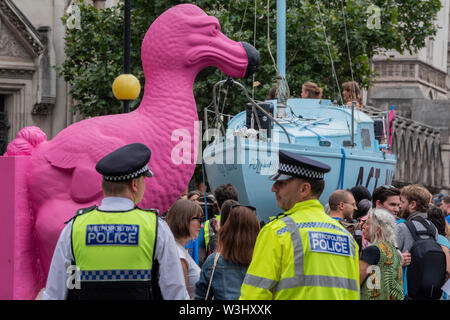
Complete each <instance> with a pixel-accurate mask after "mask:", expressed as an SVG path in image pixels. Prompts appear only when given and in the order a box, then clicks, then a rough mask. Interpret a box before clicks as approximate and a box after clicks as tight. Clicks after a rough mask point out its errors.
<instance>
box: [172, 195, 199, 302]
mask: <svg viewBox="0 0 450 320" xmlns="http://www.w3.org/2000/svg"><path fill="white" fill-rule="evenodd" d="M166 220H167V224H168V225H169V227H170V230H172V233H173V236H174V237H175V241H176V244H177V250H178V254H179V256H180V262H181V267H182V269H183V273H184V278H185V282H186V288H187V291H188V293H189V297H190V298H191V299H193V298H194V289H195V283H196V282H197V281H198V279H199V277H200V267H199V266H198V265H197V263H196V262H195V261H194V259H192V257H191V255H190V254H189V252H188V251H187V250H186V248H185V246H186V244H187V243H188V242H189V241H190V240H193V239H196V238H197V237H198V234H199V233H200V229H201V228H202V227H203V222H204V216H203V210H202V208H201V207H200V205H199V204H198V203H197V202H195V201H191V200H183V199H181V200H177V201H176V202H175V203H174V204H173V205H172V206H171V207H170V209H169V211H168V212H167V215H166Z"/></svg>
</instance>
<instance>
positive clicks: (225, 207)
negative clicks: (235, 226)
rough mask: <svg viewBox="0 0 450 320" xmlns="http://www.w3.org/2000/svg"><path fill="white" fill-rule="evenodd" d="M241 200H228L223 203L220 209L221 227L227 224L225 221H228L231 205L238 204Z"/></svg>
mask: <svg viewBox="0 0 450 320" xmlns="http://www.w3.org/2000/svg"><path fill="white" fill-rule="evenodd" d="M238 204H239V202H237V201H235V200H231V199H230V200H226V201H225V202H224V203H223V204H222V207H221V209H220V212H221V214H220V217H221V218H220V227H221V226H223V225H224V224H225V222H227V219H228V216H229V215H230V212H231V207H233V206H236V205H238Z"/></svg>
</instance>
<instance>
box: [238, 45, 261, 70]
mask: <svg viewBox="0 0 450 320" xmlns="http://www.w3.org/2000/svg"><path fill="white" fill-rule="evenodd" d="M241 43H242V46H243V47H244V49H245V52H247V58H248V65H247V71H246V72H245V76H244V78H245V79H247V78H248V77H250V76H251V75H252V74H254V73H255V72H256V69H258V67H259V52H258V51H257V50H256V48H255V47H254V46H252V45H251V44H249V43H247V42H244V41H242V42H241Z"/></svg>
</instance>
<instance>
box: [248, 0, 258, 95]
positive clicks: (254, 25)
mask: <svg viewBox="0 0 450 320" xmlns="http://www.w3.org/2000/svg"><path fill="white" fill-rule="evenodd" d="M256 1H257V0H255V17H254V20H253V46H254V47H255V48H256ZM247 3H248V1H247ZM252 99H255V74H254V73H253V79H252Z"/></svg>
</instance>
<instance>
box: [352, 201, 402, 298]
mask: <svg viewBox="0 0 450 320" xmlns="http://www.w3.org/2000/svg"><path fill="white" fill-rule="evenodd" d="M396 227H397V222H396V221H395V218H394V216H393V215H392V214H391V213H390V212H389V211H387V210H385V209H377V208H375V209H371V210H370V211H369V214H368V218H367V220H366V222H365V224H364V225H363V233H364V237H365V239H367V240H368V241H369V242H370V245H369V246H368V247H367V248H365V249H364V250H363V251H362V253H361V257H360V261H359V277H360V285H361V300H403V281H402V276H403V273H402V255H401V253H400V251H399V250H398V249H397V248H396V246H397V243H396V238H395V230H396Z"/></svg>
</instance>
